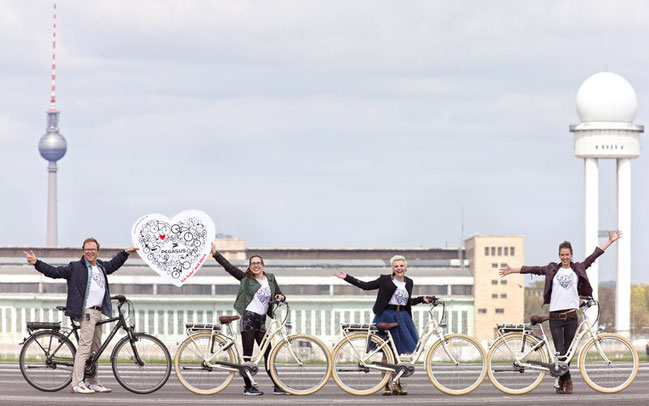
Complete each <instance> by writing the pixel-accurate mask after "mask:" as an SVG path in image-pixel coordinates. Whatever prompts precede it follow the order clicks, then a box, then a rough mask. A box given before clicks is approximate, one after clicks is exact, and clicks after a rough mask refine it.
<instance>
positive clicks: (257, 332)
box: [240, 311, 277, 388]
mask: <svg viewBox="0 0 649 406" xmlns="http://www.w3.org/2000/svg"><path fill="white" fill-rule="evenodd" d="M265 322H266V316H260V315H258V314H255V313H252V312H249V311H246V312H245V313H244V314H243V317H242V318H241V324H240V328H241V329H242V330H247V331H241V346H242V347H243V358H244V361H245V362H248V361H250V356H252V351H253V349H254V346H255V341H257V344H260V343H261V340H263V338H264V334H266V326H265V324H264V323H265ZM269 353H270V346H268V348H267V349H266V352H265V353H264V367H265V369H266V373H267V374H268V376H270V379H271V380H272V381H273V383H274V384H275V386H277V384H276V383H275V381H274V380H273V377H272V376H271V375H270V370H269V369H268V354H269ZM243 381H244V382H245V384H246V388H250V387H251V386H252V383H251V382H250V379H248V377H247V376H244V377H243Z"/></svg>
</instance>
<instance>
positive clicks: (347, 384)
mask: <svg viewBox="0 0 649 406" xmlns="http://www.w3.org/2000/svg"><path fill="white" fill-rule="evenodd" d="M383 344H385V342H384V341H383V340H382V339H381V338H380V337H378V336H376V335H374V334H372V335H370V336H369V337H368V335H367V333H356V334H352V335H349V336H347V337H345V338H344V339H342V340H341V341H340V342H339V343H338V345H336V348H334V350H333V354H332V361H333V371H332V375H333V378H334V381H335V382H336V384H337V385H338V386H340V389H342V390H344V391H345V392H347V393H349V394H352V395H357V396H364V395H371V394H373V393H376V392H378V391H380V390H381V389H382V388H383V387H385V385H386V384H387V383H388V381H389V380H390V378H391V373H390V372H386V371H385V370H381V369H377V368H372V367H370V366H371V365H372V364H375V363H380V362H387V363H389V364H394V355H393V354H392V351H391V350H390V348H389V347H388V345H384V346H383V347H382V348H381V349H380V350H378V351H375V350H376V348H379V347H380V346H381V345H383ZM372 353H373V355H371V357H369V358H368V355H369V354H372ZM361 360H364V363H362V362H361Z"/></svg>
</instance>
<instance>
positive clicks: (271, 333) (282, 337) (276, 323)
mask: <svg viewBox="0 0 649 406" xmlns="http://www.w3.org/2000/svg"><path fill="white" fill-rule="evenodd" d="M282 305H284V306H286V309H287V314H286V317H285V318H284V320H283V321H280V320H279V319H278V318H276V317H274V316H273V317H271V321H270V325H269V326H268V328H267V329H266V334H264V338H263V339H262V340H261V343H260V344H259V350H258V351H257V354H256V355H253V356H252V357H251V358H250V359H249V360H248V362H250V363H252V364H255V365H258V364H259V363H260V362H261V360H262V358H263V356H264V353H265V352H266V350H267V349H268V348H269V346H271V344H272V342H273V339H274V338H275V337H276V336H277V335H279V341H278V342H288V341H289V339H288V332H287V330H288V328H290V327H291V324H290V321H289V320H288V319H289V316H290V311H289V306H288V304H286V303H283V304H279V305H278V308H279V307H281V306H282ZM225 326H226V328H227V334H221V333H220V332H219V331H218V330H214V329H212V333H211V335H212V337H211V342H212V344H211V345H212V348H211V349H210V352H211V355H210V356H206V355H207V354H203V360H204V361H205V362H206V364H207V366H209V367H210V368H220V369H225V370H229V371H234V372H239V371H240V367H241V366H242V365H244V363H246V359H245V357H244V356H242V355H241V353H240V352H239V349H238V347H237V346H236V345H235V343H236V341H235V339H234V333H233V332H232V327H231V326H230V323H228V324H226V325H225ZM186 332H187V335H188V336H189V337H192V336H193V335H194V332H193V329H192V328H191V327H190V328H187V331H186ZM215 336H219V337H221V338H222V339H223V340H224V341H225V343H224V345H223V346H221V347H220V348H219V349H218V350H217V351H216V352H214V343H215V341H216V338H215ZM192 342H193V339H192ZM232 346H234V353H235V355H236V357H237V364H236V365H232V364H230V363H225V362H219V361H216V362H212V361H213V360H214V359H216V357H217V356H218V355H219V354H221V353H222V352H224V351H227V350H228V349H229V348H230V347H232ZM291 355H292V356H293V357H294V358H295V360H296V361H297V362H298V363H300V364H301V361H300V360H299V358H298V357H297V356H296V355H295V354H293V353H292V352H291ZM249 378H250V377H249ZM251 381H252V382H253V385H254V384H256V383H255V382H254V380H252V379H251Z"/></svg>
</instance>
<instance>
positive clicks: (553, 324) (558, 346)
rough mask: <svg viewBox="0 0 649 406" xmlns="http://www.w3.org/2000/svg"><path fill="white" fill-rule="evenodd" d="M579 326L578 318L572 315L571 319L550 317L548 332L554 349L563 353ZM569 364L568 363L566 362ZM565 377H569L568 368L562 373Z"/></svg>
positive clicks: (560, 353) (562, 311)
mask: <svg viewBox="0 0 649 406" xmlns="http://www.w3.org/2000/svg"><path fill="white" fill-rule="evenodd" d="M564 312H565V310H560V311H557V312H550V314H552V313H564ZM577 327H579V319H578V318H577V317H573V318H571V319H566V320H563V319H550V332H551V333H552V341H554V348H555V351H557V352H558V353H559V355H565V354H566V352H567V351H568V348H570V344H571V343H572V339H573V338H575V333H576V332H577ZM568 365H570V364H568ZM564 377H565V379H570V370H568V372H566V374H565V375H564Z"/></svg>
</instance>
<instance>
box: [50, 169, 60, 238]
mask: <svg viewBox="0 0 649 406" xmlns="http://www.w3.org/2000/svg"><path fill="white" fill-rule="evenodd" d="M57 170H58V167H57V165H56V162H50V163H49V164H48V165H47V172H48V175H47V246H48V247H56V246H57V245H58V241H57V224H56V223H57V221H56V211H57V210H56V172H57Z"/></svg>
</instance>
